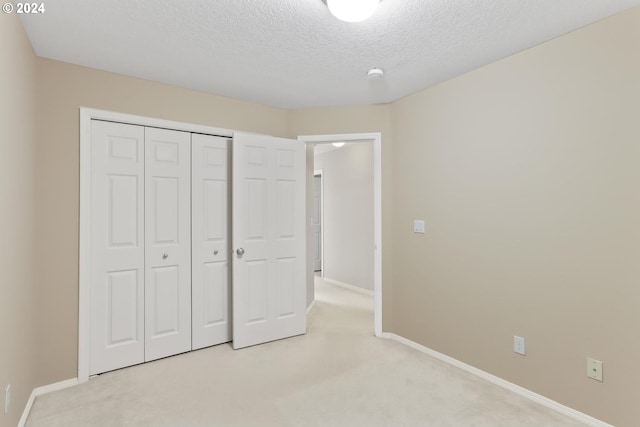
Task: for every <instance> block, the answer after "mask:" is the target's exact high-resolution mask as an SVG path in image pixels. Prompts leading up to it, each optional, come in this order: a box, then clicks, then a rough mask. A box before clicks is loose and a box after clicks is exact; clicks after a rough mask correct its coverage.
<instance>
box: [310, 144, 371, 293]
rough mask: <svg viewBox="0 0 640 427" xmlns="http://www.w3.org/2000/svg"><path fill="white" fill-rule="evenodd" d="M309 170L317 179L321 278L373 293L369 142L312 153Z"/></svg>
mask: <svg viewBox="0 0 640 427" xmlns="http://www.w3.org/2000/svg"><path fill="white" fill-rule="evenodd" d="M314 169H316V170H318V169H322V180H323V181H322V182H323V185H322V189H323V205H322V206H323V211H322V215H323V216H322V227H323V228H322V233H323V243H324V258H323V276H324V277H325V278H326V279H333V280H337V281H339V282H342V283H347V284H349V285H353V286H357V287H359V288H363V289H368V290H371V291H373V288H374V286H373V285H374V283H373V269H374V263H373V256H374V250H373V244H374V239H373V233H374V228H373V143H372V142H361V143H355V144H348V145H346V146H344V147H342V148H340V149H338V150H333V151H329V152H326V153H322V154H317V155H316V156H315V158H314ZM312 253H313V252H312Z"/></svg>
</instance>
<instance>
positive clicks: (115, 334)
mask: <svg viewBox="0 0 640 427" xmlns="http://www.w3.org/2000/svg"><path fill="white" fill-rule="evenodd" d="M91 259H92V265H91V285H90V288H89V293H90V300H91V310H90V314H89V317H90V328H91V338H90V341H91V344H90V348H91V350H90V363H89V374H90V375H94V374H99V373H101V372H106V371H110V370H113V369H118V368H122V367H125V366H130V365H134V364H137V363H142V362H143V361H144V317H143V316H144V128H143V127H141V126H132V125H124V124H119V123H110V122H101V121H96V120H92V121H91Z"/></svg>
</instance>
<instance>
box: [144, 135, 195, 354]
mask: <svg viewBox="0 0 640 427" xmlns="http://www.w3.org/2000/svg"><path fill="white" fill-rule="evenodd" d="M145 270H146V280H145V361H150V360H155V359H159V358H161V357H166V356H171V355H174V354H178V353H183V352H185V351H189V350H190V349H191V134H190V133H187V132H179V131H172V130H166V129H157V128H145Z"/></svg>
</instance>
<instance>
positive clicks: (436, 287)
mask: <svg viewBox="0 0 640 427" xmlns="http://www.w3.org/2000/svg"><path fill="white" fill-rule="evenodd" d="M0 36H1V37H0V48H1V49H0V66H1V68H0V70H2V81H0V93H2V94H3V96H2V99H1V100H0V114H1V115H0V143H1V144H2V156H1V157H0V162H1V165H0V174H2V179H0V189H1V190H2V194H1V200H2V202H3V203H2V209H1V210H0V219H1V220H2V221H1V223H2V224H3V225H2V227H3V229H2V236H3V238H4V239H5V241H6V242H7V244H5V245H3V248H4V249H3V250H4V252H3V253H2V257H1V258H0V262H1V263H3V264H2V267H5V271H8V272H9V273H8V274H7V276H6V278H5V279H4V280H3V281H2V282H1V286H2V295H3V297H2V298H1V299H0V308H1V310H0V321H2V322H4V324H7V323H8V324H15V325H19V327H18V328H16V329H15V331H10V333H9V334H8V335H7V334H5V335H3V351H2V352H0V386H2V387H4V386H5V385H6V383H7V382H9V381H10V382H12V384H13V386H14V397H13V399H14V403H13V412H12V413H10V414H9V416H8V417H7V416H3V415H0V420H2V424H0V426H2V427H4V426H5V425H13V424H15V422H14V421H15V420H17V417H18V416H19V414H16V412H19V410H21V409H22V407H23V405H24V402H25V401H26V397H27V396H28V394H29V393H30V391H31V388H33V386H34V385H42V384H48V383H53V382H56V381H60V380H64V379H68V378H73V377H75V376H76V375H77V371H76V370H77V304H78V301H77V297H78V295H77V289H78V279H77V275H78V197H79V196H78V186H79V181H78V176H79V141H78V134H79V122H78V108H79V106H81V105H82V106H88V107H93V108H100V109H107V110H114V111H120V112H125V113H131V114H138V115H144V116H151V117H159V118H166V119H170V120H178V121H185V122H192V123H198V124H206V125H212V126H218V127H225V128H230V129H239V130H247V131H254V132H262V133H270V134H273V135H277V136H289V137H297V136H298V135H305V134H307V135H308V134H336V133H354V132H381V133H382V147H383V150H382V151H383V152H382V156H383V160H382V162H383V164H382V193H383V194H382V203H383V236H382V239H383V322H384V323H383V329H384V330H385V331H393V332H395V333H397V334H400V335H402V336H405V337H407V338H409V339H412V340H414V341H417V342H419V343H421V344H424V345H426V346H428V347H431V348H433V349H435V350H438V351H440V352H443V353H445V354H448V355H450V356H452V357H455V358H457V359H459V360H462V361H464V362H466V363H469V364H471V365H473V366H476V367H478V368H480V369H483V370H486V371H488V372H491V373H494V374H496V375H498V376H500V377H503V378H505V379H507V380H509V381H512V382H515V383H517V384H520V385H522V386H524V387H526V388H529V389H531V390H533V391H536V392H538V393H541V394H543V395H545V396H548V397H550V398H552V399H555V400H557V401H559V402H561V403H563V404H566V405H568V406H571V407H573V408H575V409H578V410H580V411H583V412H585V413H588V414H591V415H593V416H595V417H597V418H601V419H604V420H606V421H608V422H610V423H612V424H615V425H618V426H623V427H624V426H632V425H635V423H636V421H637V420H638V419H640V408H639V407H638V406H637V405H636V402H635V401H636V400H637V399H636V397H637V393H636V392H635V390H637V384H638V382H639V381H638V380H640V378H639V377H640V373H638V371H637V370H635V369H634V368H635V362H636V361H637V360H640V343H639V342H638V340H637V339H636V338H637V335H638V334H637V330H638V314H637V313H638V307H639V306H640V287H639V286H638V284H637V282H638V281H639V279H640V270H639V269H638V267H637V265H638V262H637V260H638V258H639V255H640V253H639V252H640V246H638V245H637V242H638V241H639V239H640V227H638V224H639V223H640V221H639V220H640V218H639V216H640V214H639V212H640V199H639V198H638V190H639V189H638V184H637V183H638V182H640V176H639V175H640V167H638V165H639V164H640V145H639V144H638V142H639V141H638V138H639V135H640V120H638V115H639V114H640V78H639V77H638V76H640V57H639V55H640V53H639V51H638V49H637V43H638V40H639V39H640V8H636V9H633V10H631V11H628V12H625V13H623V14H621V15H618V16H615V17H612V18H609V19H607V20H605V21H602V22H600V23H597V24H595V25H592V26H589V27H586V28H584V29H581V30H579V31H577V32H574V33H572V34H569V35H566V36H563V37H560V38H557V39H555V40H553V41H551V42H548V43H545V44H543V45H540V46H538V47H535V48H533V49H530V50H528V51H526V52H523V53H520V54H518V55H514V56H512V57H510V58H507V59H505V60H503V61H500V62H497V63H495V64H492V65H489V66H487V67H484V68H482V69H479V70H476V71H473V72H471V73H468V74H466V75H463V76H461V77H458V78H456V79H453V80H451V81H448V82H445V83H443V84H441V85H438V86H436V87H433V88H431V89H428V90H425V91H423V92H420V93H418V94H415V95H413V96H409V97H407V98H405V99H403V100H400V101H397V102H395V103H393V104H391V105H376V106H356V107H340V108H321V109H305V110H297V111H288V112H287V111H284V110H280V109H276V108H271V107H266V106H260V105H257V104H252V103H247V102H242V101H237V100H232V99H228V98H223V97H219V96H215V95H209V94H204V93H199V92H194V91H189V90H185V89H180V88H176V87H171V86H166V85H161V84H156V83H152V82H148V81H143V80H138V79H134V78H129V77H125V76H120V75H116V74H112V73H106V72H101V71H96V70H91V69H87V68H82V67H78V66H74V65H69V64H64V63H60V62H55V61H50V60H46V59H37V60H36V59H35V58H34V56H33V53H32V52H31V49H30V47H29V46H28V44H27V43H28V42H27V41H26V38H25V37H24V33H23V31H22V28H21V26H20V25H19V21H18V20H17V19H16V17H15V16H14V15H2V16H1V17H0ZM36 68H37V70H36ZM34 82H37V84H36V85H35V87H34ZM34 89H35V91H34ZM5 94H6V95H5ZM36 96H37V104H38V107H37V111H36V107H35V106H34V104H35V103H36ZM34 129H36V131H37V134H36V135H34ZM36 140H37V142H35V143H36V144H37V150H38V151H37V158H36V162H35V166H37V171H38V172H37V180H36V181H35V183H34V178H33V177H34V161H33V156H34V155H36V154H35V152H34V150H35V148H34V141H36ZM5 153H6V154H7V155H5ZM392 169H393V176H392ZM16 182H20V183H21V184H20V185H19V186H16V185H10V184H13V183H16ZM34 185H36V186H37V188H36V193H35V196H36V197H34ZM36 200H37V206H36V205H35V203H36ZM5 201H7V202H6V203H5ZM36 207H37V209H36ZM36 212H37V213H36ZM34 215H36V218H35V219H34ZM417 218H424V219H426V225H427V232H426V234H424V235H415V234H413V233H411V221H412V220H413V219H417ZM34 221H35V222H36V223H37V224H38V226H37V239H38V240H37V246H38V249H37V252H36V253H34V238H35V236H34V233H33V224H34ZM5 236H7V237H5ZM32 265H37V272H36V271H35V268H33V267H32ZM9 266H10V267H11V268H9ZM36 273H37V277H38V279H39V280H38V285H37V297H34V294H35V291H36V288H35V285H34V283H35V279H36V276H35V274H36ZM392 273H393V274H392ZM392 290H393V295H392ZM5 295H11V299H10V301H11V303H10V304H8V303H7V301H9V299H8V298H5ZM34 298H36V302H35V303H34ZM36 321H37V324H38V332H37V334H36V333H35V332H34V330H35V329H34V328H35V325H36ZM514 334H519V335H522V336H524V337H525V338H526V339H527V356H525V357H522V356H517V355H515V354H513V352H512V336H513V335H514ZM4 337H6V338H4ZM5 342H7V343H8V344H7V346H5V345H4V343H5ZM36 343H37V347H36ZM6 348H11V349H12V350H11V351H5V349H6ZM36 354H37V355H38V356H37V357H38V359H37V360H34V359H33V356H34V355H36ZM587 356H592V357H595V358H598V359H601V360H603V361H604V367H605V368H604V372H605V373H604V376H605V382H604V383H597V382H594V381H593V380H589V379H587V378H586V375H585V372H586V357H587ZM36 364H37V365H38V370H37V372H34V365H36ZM36 374H37V376H36ZM16 378H17V379H16ZM16 385H17V387H16ZM0 400H1V399H0Z"/></svg>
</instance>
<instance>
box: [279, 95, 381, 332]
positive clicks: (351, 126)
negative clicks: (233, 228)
mask: <svg viewBox="0 0 640 427" xmlns="http://www.w3.org/2000/svg"><path fill="white" fill-rule="evenodd" d="M370 132H380V133H381V135H382V294H383V296H382V329H383V331H391V329H392V320H393V313H392V311H391V310H392V301H393V298H392V296H393V295H392V280H393V279H392V271H391V268H392V265H391V249H392V246H393V241H392V232H391V226H392V207H393V206H392V203H391V199H392V172H391V164H392V163H391V160H392V155H393V152H392V147H393V142H392V128H391V109H390V106H389V105H387V104H384V105H366V106H365V105H363V106H353V107H335V108H309V109H302V110H294V111H289V137H290V138H296V137H298V136H300V135H331V134H341V133H370ZM312 158H313V156H312V154H309V152H308V153H307V162H308V165H307V210H308V212H311V209H312V207H313V198H312V196H311V195H312V194H313V192H312V191H311V190H312V188H313V187H312V185H313V183H312V179H311V177H312V175H313V166H311V164H310V162H311V159H312ZM310 233H311V231H310V229H309V240H310ZM308 257H309V258H311V257H312V255H311V250H309V253H308ZM311 266H312V264H311V262H310V260H309V269H308V272H309V273H308V282H307V292H308V293H309V294H311V293H312V292H313V273H312V268H311Z"/></svg>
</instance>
